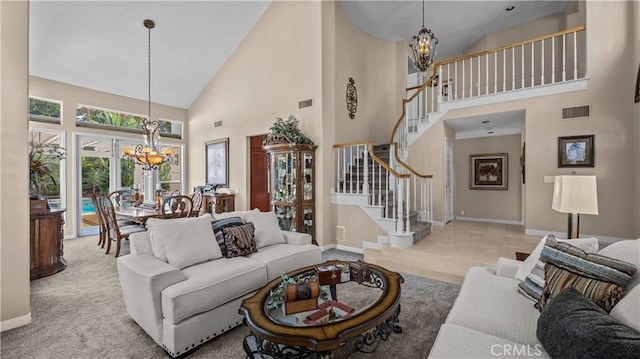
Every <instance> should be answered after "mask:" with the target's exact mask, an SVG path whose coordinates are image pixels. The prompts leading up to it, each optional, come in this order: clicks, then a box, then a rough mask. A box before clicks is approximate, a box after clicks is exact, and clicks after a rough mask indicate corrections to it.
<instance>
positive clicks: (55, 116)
mask: <svg viewBox="0 0 640 359" xmlns="http://www.w3.org/2000/svg"><path fill="white" fill-rule="evenodd" d="M61 113H62V102H60V101H55V100H46V99H39V98H35V97H29V120H31V121H38V122H48V123H60V122H61V119H62V116H61Z"/></svg>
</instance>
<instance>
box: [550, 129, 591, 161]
mask: <svg viewBox="0 0 640 359" xmlns="http://www.w3.org/2000/svg"><path fill="white" fill-rule="evenodd" d="M594 139H595V135H582V136H566V137H558V167H594V154H595V147H594Z"/></svg>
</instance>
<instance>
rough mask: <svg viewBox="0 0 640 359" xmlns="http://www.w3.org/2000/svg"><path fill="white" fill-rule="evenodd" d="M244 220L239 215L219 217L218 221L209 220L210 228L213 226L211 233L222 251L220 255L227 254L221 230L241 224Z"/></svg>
mask: <svg viewBox="0 0 640 359" xmlns="http://www.w3.org/2000/svg"><path fill="white" fill-rule="evenodd" d="M243 224H244V222H243V221H242V218H240V217H228V218H225V219H221V220H218V221H213V222H211V228H213V233H214V234H215V236H216V242H218V245H219V246H220V251H221V252H222V256H223V257H226V256H227V245H226V244H225V243H224V236H223V235H222V230H223V229H224V228H227V227H236V226H241V225H243Z"/></svg>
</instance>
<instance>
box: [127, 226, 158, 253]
mask: <svg viewBox="0 0 640 359" xmlns="http://www.w3.org/2000/svg"><path fill="white" fill-rule="evenodd" d="M129 252H130V253H131V254H132V255H134V256H139V255H142V254H148V255H150V256H153V248H151V238H150V237H149V231H145V232H136V233H131V234H130V235H129Z"/></svg>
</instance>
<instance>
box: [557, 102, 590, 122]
mask: <svg viewBox="0 0 640 359" xmlns="http://www.w3.org/2000/svg"><path fill="white" fill-rule="evenodd" d="M590 116H591V106H590V105H585V106H578V107H567V108H563V109H562V119H563V120H576V119H580V118H588V117H590Z"/></svg>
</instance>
